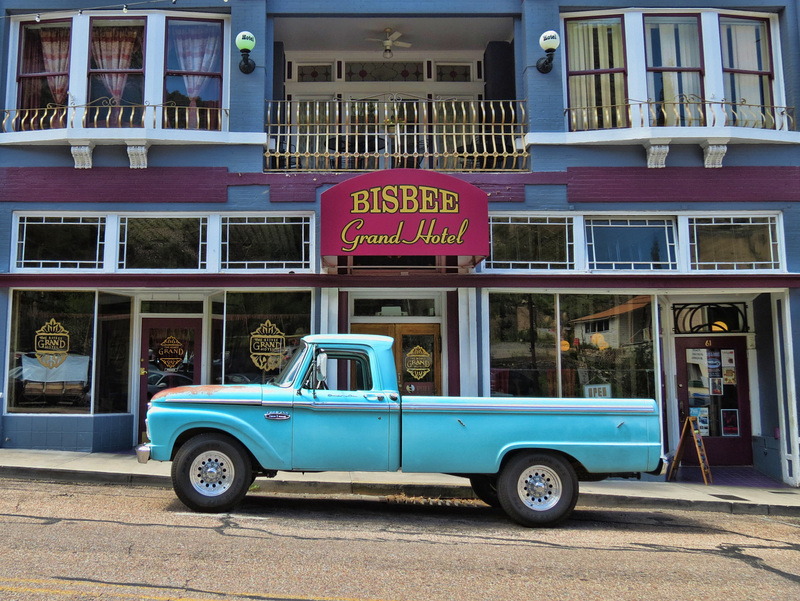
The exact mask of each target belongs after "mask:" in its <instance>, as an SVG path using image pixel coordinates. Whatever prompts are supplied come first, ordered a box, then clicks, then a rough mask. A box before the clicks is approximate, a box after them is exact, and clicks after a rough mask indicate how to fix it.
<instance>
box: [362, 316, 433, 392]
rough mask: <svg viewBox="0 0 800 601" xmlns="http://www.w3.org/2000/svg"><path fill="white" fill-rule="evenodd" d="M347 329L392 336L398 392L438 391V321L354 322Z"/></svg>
mask: <svg viewBox="0 0 800 601" xmlns="http://www.w3.org/2000/svg"><path fill="white" fill-rule="evenodd" d="M350 331H351V332H353V333H354V334H382V335H384V336H391V337H392V338H394V347H393V350H394V362H395V367H396V370H397V384H398V387H399V389H400V393H401V394H404V395H425V396H437V395H441V394H442V350H441V347H442V340H441V334H440V326H439V324H438V323H354V324H351V325H350Z"/></svg>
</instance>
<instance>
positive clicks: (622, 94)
mask: <svg viewBox="0 0 800 601" xmlns="http://www.w3.org/2000/svg"><path fill="white" fill-rule="evenodd" d="M566 30H567V82H568V86H569V106H570V109H571V114H572V118H573V120H574V123H573V126H572V128H573V129H604V128H610V127H626V126H627V125H628V119H627V110H626V108H625V104H626V99H627V96H628V94H627V90H626V69H625V48H624V44H623V28H622V17H608V18H591V19H571V20H569V21H567V22H566Z"/></svg>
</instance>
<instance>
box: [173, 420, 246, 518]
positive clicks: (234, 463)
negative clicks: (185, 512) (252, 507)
mask: <svg viewBox="0 0 800 601" xmlns="http://www.w3.org/2000/svg"><path fill="white" fill-rule="evenodd" d="M252 473H253V471H252V466H251V463H250V457H249V455H248V454H247V451H246V450H245V449H244V447H243V446H242V445H241V444H240V443H239V442H238V441H236V440H234V439H232V438H230V437H228V436H223V435H219V434H200V435H198V436H195V437H194V438H191V439H189V440H188V441H187V442H186V443H184V445H183V446H182V447H181V448H180V449H179V450H178V453H177V454H176V455H175V459H174V460H173V462H172V488H173V489H174V490H175V494H176V495H177V496H178V498H179V499H180V500H181V501H182V502H183V504H184V505H186V506H187V507H188V508H189V509H192V510H194V511H200V512H203V513H221V512H224V511H229V510H230V509H232V508H233V507H234V506H235V505H236V504H237V503H239V502H240V501H241V500H242V499H243V498H244V496H245V495H246V494H247V489H248V488H249V487H250V479H251V477H252Z"/></svg>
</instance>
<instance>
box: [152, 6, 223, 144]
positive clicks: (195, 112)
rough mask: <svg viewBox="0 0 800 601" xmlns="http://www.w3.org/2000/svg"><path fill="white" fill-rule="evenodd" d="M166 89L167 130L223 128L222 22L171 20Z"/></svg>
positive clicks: (168, 24)
mask: <svg viewBox="0 0 800 601" xmlns="http://www.w3.org/2000/svg"><path fill="white" fill-rule="evenodd" d="M164 90H165V91H164V104H165V123H166V126H167V127H177V128H179V129H185V128H188V129H219V110H218V109H219V108H220V107H221V106H222V23H221V22H219V21H208V22H203V21H189V20H186V19H167V69H166V73H165V76H164ZM171 107H175V109H172V108H171ZM177 107H185V108H183V110H181V109H178V108H177ZM209 109H213V110H209Z"/></svg>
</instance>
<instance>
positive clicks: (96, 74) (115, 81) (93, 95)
mask: <svg viewBox="0 0 800 601" xmlns="http://www.w3.org/2000/svg"><path fill="white" fill-rule="evenodd" d="M144 30H145V20H144V19H92V28H91V40H90V51H89V59H90V60H89V103H90V104H92V105H93V106H92V109H91V110H89V111H88V115H87V117H88V118H87V120H86V125H87V126H89V127H126V126H127V127H131V126H134V125H135V126H138V127H141V126H142V123H141V118H142V110H143V107H142V105H143V104H144Z"/></svg>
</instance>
